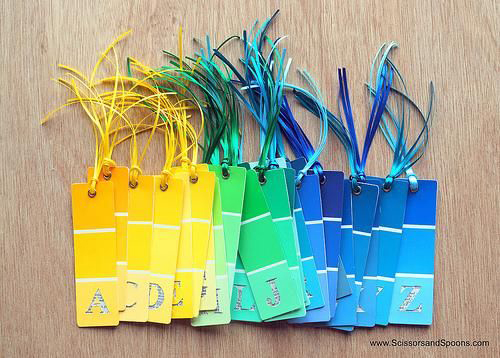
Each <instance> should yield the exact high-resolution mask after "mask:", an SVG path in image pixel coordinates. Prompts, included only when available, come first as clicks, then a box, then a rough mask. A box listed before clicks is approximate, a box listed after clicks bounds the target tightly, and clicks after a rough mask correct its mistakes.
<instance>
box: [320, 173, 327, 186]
mask: <svg viewBox="0 0 500 358" xmlns="http://www.w3.org/2000/svg"><path fill="white" fill-rule="evenodd" d="M319 183H320V184H321V185H323V184H325V183H326V175H323V176H322V177H321V178H320V179H319Z"/></svg>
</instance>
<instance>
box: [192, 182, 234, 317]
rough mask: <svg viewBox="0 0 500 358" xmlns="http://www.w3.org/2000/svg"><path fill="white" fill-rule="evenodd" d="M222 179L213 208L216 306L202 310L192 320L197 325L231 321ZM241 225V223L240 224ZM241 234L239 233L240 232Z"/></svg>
mask: <svg viewBox="0 0 500 358" xmlns="http://www.w3.org/2000/svg"><path fill="white" fill-rule="evenodd" d="M219 182H220V180H219V179H218V180H216V184H215V191H214V205H213V209H212V225H213V230H214V245H215V278H216V281H215V282H216V288H215V297H216V303H217V304H216V307H215V310H213V311H200V314H199V315H198V317H196V318H193V319H192V320H191V325H192V326H195V327H200V326H213V325H219V324H228V323H230V322H231V312H230V298H229V291H230V289H229V287H230V286H229V282H228V275H227V262H226V244H225V240H224V238H225V236H224V233H225V227H224V224H223V216H222V205H221V189H220V184H219ZM238 226H239V225H238ZM238 235H239V233H238Z"/></svg>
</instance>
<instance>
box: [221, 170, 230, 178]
mask: <svg viewBox="0 0 500 358" xmlns="http://www.w3.org/2000/svg"><path fill="white" fill-rule="evenodd" d="M222 178H223V179H229V170H227V169H222Z"/></svg>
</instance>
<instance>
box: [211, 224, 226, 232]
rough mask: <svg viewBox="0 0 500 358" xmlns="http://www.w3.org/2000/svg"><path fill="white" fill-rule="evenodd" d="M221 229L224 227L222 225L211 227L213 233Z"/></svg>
mask: <svg viewBox="0 0 500 358" xmlns="http://www.w3.org/2000/svg"><path fill="white" fill-rule="evenodd" d="M223 228H224V226H222V225H213V226H212V229H214V230H215V231H217V230H222V229H223Z"/></svg>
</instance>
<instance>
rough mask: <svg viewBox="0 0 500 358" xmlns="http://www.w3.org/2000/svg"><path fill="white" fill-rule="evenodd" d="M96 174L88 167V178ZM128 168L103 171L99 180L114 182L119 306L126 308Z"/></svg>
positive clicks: (121, 309)
mask: <svg viewBox="0 0 500 358" xmlns="http://www.w3.org/2000/svg"><path fill="white" fill-rule="evenodd" d="M93 176H94V168H93V167H91V168H89V169H88V175H87V179H88V181H90V180H91V179H92V177H93ZM128 176H129V173H128V168H127V167H112V168H109V174H107V175H105V174H104V173H101V175H100V176H99V179H98V180H99V182H102V181H110V182H112V183H113V184H114V190H115V193H114V197H115V199H114V200H115V212H114V215H115V225H116V273H117V277H118V308H119V310H120V311H123V310H125V289H126V285H127V217H128Z"/></svg>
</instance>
